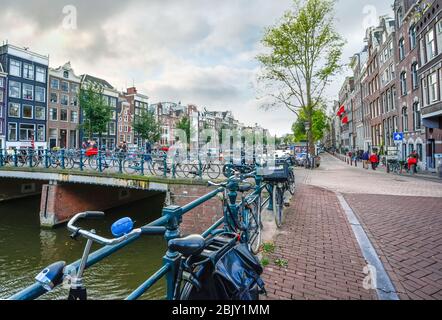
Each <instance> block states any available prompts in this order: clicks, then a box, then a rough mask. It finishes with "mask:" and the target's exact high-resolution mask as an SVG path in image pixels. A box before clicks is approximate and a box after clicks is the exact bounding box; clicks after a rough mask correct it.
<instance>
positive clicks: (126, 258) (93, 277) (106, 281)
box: [0, 195, 166, 300]
mask: <svg viewBox="0 0 442 320" xmlns="http://www.w3.org/2000/svg"><path fill="white" fill-rule="evenodd" d="M163 202H164V196H162V195H159V196H155V197H151V198H148V199H145V200H141V201H138V202H135V203H132V204H129V205H125V206H124V207H120V208H115V209H112V210H108V211H107V212H106V218H105V219H101V220H93V221H84V222H81V226H82V227H87V228H89V229H95V230H96V231H97V233H98V234H100V235H104V236H107V237H111V233H110V226H111V225H112V223H113V222H115V221H116V220H118V219H119V218H122V217H126V216H129V217H131V218H132V219H133V220H134V221H135V225H136V227H138V226H142V225H144V224H146V223H148V222H151V221H153V220H155V219H157V218H158V217H160V215H161V209H162V206H163ZM39 205H40V197H32V198H27V199H21V200H16V201H11V202H6V203H0V299H4V298H7V297H9V296H11V295H12V294H14V293H16V292H17V291H19V290H20V289H22V288H24V287H26V286H28V285H31V284H33V283H34V278H35V276H36V275H37V274H38V273H39V272H40V271H41V270H42V269H44V268H45V267H46V266H48V265H50V264H52V263H53V262H56V261H66V262H67V263H68V264H69V263H72V262H74V261H76V260H78V259H80V258H81V255H82V252H83V248H84V245H85V243H86V241H85V240H84V239H79V240H78V241H74V240H72V239H71V238H70V237H69V232H68V230H67V229H66V226H62V227H59V228H56V229H53V230H48V229H41V228H40V225H39ZM98 248H99V246H98V245H96V246H94V247H93V249H98ZM165 250H166V244H165V241H164V239H163V237H151V236H146V237H141V238H139V239H138V240H137V241H135V242H133V243H132V244H130V245H129V246H127V247H126V248H124V249H122V250H121V251H119V252H117V253H115V254H113V255H112V256H110V257H108V258H106V259H105V260H103V261H101V262H100V263H98V264H97V265H95V266H93V267H91V268H89V269H87V270H86V272H85V279H84V281H85V284H86V286H87V289H88V297H89V298H91V299H101V300H108V299H124V298H125V297H127V296H128V294H129V293H131V292H132V291H133V290H134V289H135V288H137V287H138V286H139V285H140V284H141V283H143V282H144V281H145V280H146V279H147V278H148V277H149V276H150V275H152V274H153V273H154V272H156V271H157V270H158V269H159V268H160V267H161V264H162V261H161V259H162V257H163V256H164V254H165ZM67 295H68V290H67V289H63V288H59V289H56V290H54V291H53V292H51V293H49V294H47V295H45V296H43V297H42V299H66V298H67ZM164 295H165V282H164V281H161V282H160V283H158V284H157V285H156V286H154V288H152V289H151V290H150V291H148V292H147V293H146V294H145V295H144V296H143V297H142V299H162V298H163V297H164Z"/></svg>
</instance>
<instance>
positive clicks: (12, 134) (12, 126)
mask: <svg viewBox="0 0 442 320" xmlns="http://www.w3.org/2000/svg"><path fill="white" fill-rule="evenodd" d="M8 139H9V140H10V141H17V124H16V123H8Z"/></svg>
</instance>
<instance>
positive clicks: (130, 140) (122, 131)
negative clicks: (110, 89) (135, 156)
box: [117, 99, 135, 148]
mask: <svg viewBox="0 0 442 320" xmlns="http://www.w3.org/2000/svg"><path fill="white" fill-rule="evenodd" d="M117 116H118V133H117V145H118V146H121V145H122V144H123V143H125V144H126V145H127V146H128V147H129V148H132V147H134V146H135V145H134V132H133V129H132V124H133V119H134V115H133V114H132V111H131V104H130V103H129V102H127V100H126V99H124V100H121V99H120V101H118V109H117Z"/></svg>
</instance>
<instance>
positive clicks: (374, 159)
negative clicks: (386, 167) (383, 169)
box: [370, 153, 379, 170]
mask: <svg viewBox="0 0 442 320" xmlns="http://www.w3.org/2000/svg"><path fill="white" fill-rule="evenodd" d="M370 162H371V168H372V169H373V170H376V167H377V166H378V163H379V158H378V155H377V154H376V153H373V154H372V155H371V156H370Z"/></svg>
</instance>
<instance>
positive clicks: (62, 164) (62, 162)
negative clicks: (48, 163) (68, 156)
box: [60, 149, 66, 170]
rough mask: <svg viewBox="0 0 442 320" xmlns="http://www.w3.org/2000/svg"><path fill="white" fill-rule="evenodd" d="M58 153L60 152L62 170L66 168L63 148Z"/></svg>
mask: <svg viewBox="0 0 442 320" xmlns="http://www.w3.org/2000/svg"><path fill="white" fill-rule="evenodd" d="M60 154H61V168H62V169H63V170H64V169H66V164H65V162H64V156H65V150H64V149H62V150H61V152H60Z"/></svg>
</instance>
